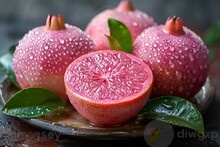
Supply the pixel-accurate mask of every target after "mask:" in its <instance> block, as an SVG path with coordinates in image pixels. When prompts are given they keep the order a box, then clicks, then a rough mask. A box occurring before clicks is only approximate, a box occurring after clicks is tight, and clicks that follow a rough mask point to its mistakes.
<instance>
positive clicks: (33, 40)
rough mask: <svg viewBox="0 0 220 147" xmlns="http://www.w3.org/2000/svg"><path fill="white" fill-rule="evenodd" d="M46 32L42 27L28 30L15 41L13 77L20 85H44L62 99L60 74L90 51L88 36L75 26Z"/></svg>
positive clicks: (62, 90)
mask: <svg viewBox="0 0 220 147" xmlns="http://www.w3.org/2000/svg"><path fill="white" fill-rule="evenodd" d="M65 27H66V29H63V30H58V31H48V30H47V29H46V28H45V26H41V27H37V28H34V29H33V30H30V31H29V32H28V33H27V34H26V35H25V36H24V37H23V39H21V40H20V41H19V44H18V46H17V47H16V51H15V53H14V57H13V67H14V71H15V76H16V79H17V81H18V83H19V85H20V86H21V88H28V87H41V88H47V89H50V90H52V91H54V92H55V93H57V94H59V95H60V96H62V97H64V98H66V97H67V96H66V95H65V88H64V81H63V76H64V72H65V70H66V68H67V66H68V65H69V64H70V63H71V62H72V61H73V60H75V59H76V58H77V57H79V56H81V55H83V54H86V53H89V52H92V51H94V50H95V46H94V44H93V42H92V41H91V39H90V38H88V37H87V35H86V34H85V33H84V32H83V31H82V30H80V29H79V28H77V27H75V26H71V25H68V24H66V25H65Z"/></svg>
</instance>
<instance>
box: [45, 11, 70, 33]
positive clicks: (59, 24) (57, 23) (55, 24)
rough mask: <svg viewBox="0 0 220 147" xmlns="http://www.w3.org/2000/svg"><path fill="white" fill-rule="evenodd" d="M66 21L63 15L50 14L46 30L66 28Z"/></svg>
mask: <svg viewBox="0 0 220 147" xmlns="http://www.w3.org/2000/svg"><path fill="white" fill-rule="evenodd" d="M65 29H66V27H65V23H64V20H63V17H62V16H61V15H58V16H51V15H50V14H49V15H48V16H47V21H46V30H53V31H55V30H65Z"/></svg>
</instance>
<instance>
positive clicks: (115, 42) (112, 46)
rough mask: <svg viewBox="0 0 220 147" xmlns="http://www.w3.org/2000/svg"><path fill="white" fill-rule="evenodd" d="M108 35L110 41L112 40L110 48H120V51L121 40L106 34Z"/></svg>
mask: <svg viewBox="0 0 220 147" xmlns="http://www.w3.org/2000/svg"><path fill="white" fill-rule="evenodd" d="M106 37H108V41H109V42H111V43H110V48H111V49H112V50H120V51H122V48H121V45H120V44H119V42H118V41H117V40H116V39H115V38H114V37H112V36H107V35H106Z"/></svg>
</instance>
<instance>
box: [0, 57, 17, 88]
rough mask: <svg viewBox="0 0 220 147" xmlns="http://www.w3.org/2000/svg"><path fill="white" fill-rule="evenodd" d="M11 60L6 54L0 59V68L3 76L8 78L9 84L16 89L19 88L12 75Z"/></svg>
mask: <svg viewBox="0 0 220 147" xmlns="http://www.w3.org/2000/svg"><path fill="white" fill-rule="evenodd" d="M12 59H13V56H12V54H11V53H6V54H4V55H2V56H1V57H0V67H1V68H2V70H3V71H4V72H5V74H6V75H7V76H8V77H9V79H10V80H11V82H12V83H13V84H14V85H15V86H16V87H18V88H20V86H19V84H18V82H17V80H16V77H15V74H14V69H13V64H12Z"/></svg>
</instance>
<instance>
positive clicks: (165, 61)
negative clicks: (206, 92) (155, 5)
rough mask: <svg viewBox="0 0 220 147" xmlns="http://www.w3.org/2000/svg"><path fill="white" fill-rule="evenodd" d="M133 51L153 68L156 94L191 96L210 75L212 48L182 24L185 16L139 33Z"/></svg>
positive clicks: (154, 91)
mask: <svg viewBox="0 0 220 147" xmlns="http://www.w3.org/2000/svg"><path fill="white" fill-rule="evenodd" d="M133 54H134V55H135V56H137V57H139V58H141V59H142V60H143V61H144V62H145V63H147V64H148V65H149V66H150V68H151V69H152V71H153V75H154V79H155V83H154V87H153V93H154V95H155V96H161V95H175V96H180V97H183V98H191V97H192V96H194V95H195V94H196V93H197V92H198V91H199V90H200V89H201V87H202V86H203V84H204V83H205V81H206V78H207V76H208V69H209V55H208V49H207V48H206V46H205V44H204V43H203V41H202V40H201V38H200V37H199V36H197V35H196V34H195V33H194V32H192V31H191V30H189V29H188V28H186V27H183V26H182V19H181V18H176V17H174V18H171V19H170V18H169V19H168V20H167V22H166V24H165V25H159V26H154V27H151V28H148V29H146V30H145V31H144V32H143V33H141V34H140V35H139V36H138V37H137V39H136V41H135V43H134V49H133Z"/></svg>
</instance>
